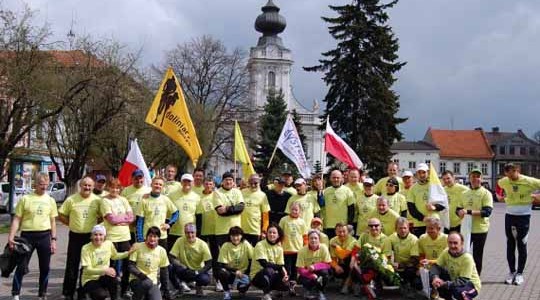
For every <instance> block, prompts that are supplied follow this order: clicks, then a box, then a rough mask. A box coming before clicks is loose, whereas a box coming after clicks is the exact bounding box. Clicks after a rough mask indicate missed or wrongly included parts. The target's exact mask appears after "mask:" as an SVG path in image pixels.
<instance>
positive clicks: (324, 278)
mask: <svg viewBox="0 0 540 300" xmlns="http://www.w3.org/2000/svg"><path fill="white" fill-rule="evenodd" d="M308 240H309V242H308V245H307V246H304V247H303V248H302V249H301V250H300V251H299V252H298V259H297V260H296V267H297V268H298V281H299V282H300V283H301V284H302V286H303V287H304V290H305V293H306V294H305V295H304V296H305V298H310V297H313V296H316V293H317V292H318V294H319V295H318V296H319V300H326V296H325V295H324V287H325V286H326V283H327V282H328V276H330V263H331V262H332V259H331V258H330V251H329V250H328V247H326V245H324V244H321V241H320V236H319V232H318V231H317V230H310V231H309V233H308Z"/></svg>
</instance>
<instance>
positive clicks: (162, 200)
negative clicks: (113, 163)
mask: <svg viewBox="0 0 540 300" xmlns="http://www.w3.org/2000/svg"><path fill="white" fill-rule="evenodd" d="M164 183H165V179H164V178H163V177H160V176H156V177H154V178H152V191H151V192H150V194H146V195H144V196H143V197H142V199H141V201H140V202H139V206H138V208H137V210H136V215H137V219H136V223H137V225H136V227H137V241H139V242H142V241H143V234H144V232H147V231H148V228H150V227H152V226H156V227H158V228H159V229H161V235H160V237H161V238H160V240H159V245H160V246H161V247H163V248H164V249H165V250H167V231H168V230H169V229H170V228H171V227H172V226H173V225H174V223H176V222H177V221H178V217H179V214H180V213H179V211H178V208H177V207H176V206H175V205H174V203H172V201H171V200H170V199H169V197H167V196H165V195H162V194H161V191H162V190H163V184H164Z"/></svg>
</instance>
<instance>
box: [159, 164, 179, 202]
mask: <svg viewBox="0 0 540 300" xmlns="http://www.w3.org/2000/svg"><path fill="white" fill-rule="evenodd" d="M176 175H178V169H177V168H176V166H174V165H167V166H166V167H165V184H164V185H163V193H162V194H163V195H165V196H168V197H169V198H171V197H170V196H171V194H173V193H176V192H178V191H179V190H181V189H182V185H181V184H180V182H178V181H176ZM171 200H172V199H171Z"/></svg>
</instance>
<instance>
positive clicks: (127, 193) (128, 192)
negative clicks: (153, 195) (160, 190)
mask: <svg viewBox="0 0 540 300" xmlns="http://www.w3.org/2000/svg"><path fill="white" fill-rule="evenodd" d="M151 191H152V189H151V188H150V187H147V186H141V187H140V188H136V187H135V186H133V185H130V186H128V187H126V188H125V189H123V190H122V192H121V193H120V196H122V197H124V198H126V199H127V200H128V202H129V205H131V209H132V210H133V213H134V214H137V208H138V207H139V202H141V199H142V196H143V195H145V194H150V192H151Z"/></svg>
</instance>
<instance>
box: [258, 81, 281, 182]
mask: <svg viewBox="0 0 540 300" xmlns="http://www.w3.org/2000/svg"><path fill="white" fill-rule="evenodd" d="M286 119H287V104H286V103H285V99H284V97H283V92H282V91H281V90H280V91H279V92H276V91H274V90H269V91H268V96H267V97H266V104H265V105H264V113H263V115H262V116H261V117H260V121H259V130H258V133H259V134H258V140H257V142H256V145H255V147H253V148H255V154H254V157H255V161H254V166H255V169H256V170H261V171H262V173H263V174H264V175H265V176H266V177H267V178H268V176H270V175H277V173H276V172H274V169H275V168H276V167H277V169H278V171H277V172H279V170H280V169H281V168H282V166H283V163H284V162H287V160H286V158H285V157H284V155H283V154H282V153H281V151H276V154H275V156H274V159H273V160H272V164H271V165H270V168H266V167H267V166H268V162H269V161H270V157H271V156H272V152H273V151H274V148H275V146H276V142H277V140H278V139H279V135H280V133H281V129H282V128H283V124H285V120H286Z"/></svg>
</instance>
